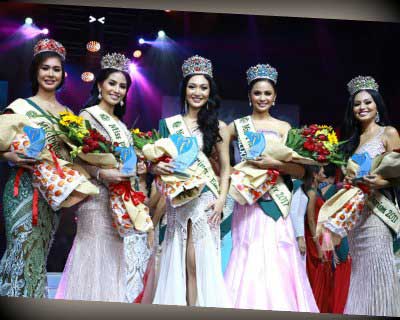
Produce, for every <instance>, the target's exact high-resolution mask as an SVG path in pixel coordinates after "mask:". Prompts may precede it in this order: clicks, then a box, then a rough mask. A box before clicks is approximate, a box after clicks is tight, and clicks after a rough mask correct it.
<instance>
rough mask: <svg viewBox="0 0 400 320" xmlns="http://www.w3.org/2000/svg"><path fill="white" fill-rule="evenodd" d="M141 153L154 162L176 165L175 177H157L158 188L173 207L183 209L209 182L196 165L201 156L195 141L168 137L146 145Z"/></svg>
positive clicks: (177, 136) (181, 137) (191, 138)
mask: <svg viewBox="0 0 400 320" xmlns="http://www.w3.org/2000/svg"><path fill="white" fill-rule="evenodd" d="M142 151H143V155H144V156H145V158H146V159H147V160H149V161H152V162H153V163H158V162H160V161H164V162H171V163H173V165H174V173H173V174H170V175H161V176H159V177H157V178H156V186H157V187H158V189H159V190H160V192H161V193H162V194H164V195H165V196H166V197H168V198H169V199H170V202H171V204H172V206H174V207H177V206H181V205H183V204H185V203H187V202H189V201H190V200H192V199H194V198H196V197H198V195H199V194H200V193H201V191H202V190H203V188H204V186H205V184H206V180H205V179H204V178H203V177H202V173H201V171H200V170H199V168H198V167H197V166H195V165H194V164H195V161H196V159H197V155H198V153H199V147H198V145H197V140H196V138H194V137H185V136H183V135H178V134H172V135H170V136H169V138H163V139H158V140H157V141H155V142H154V143H149V144H146V145H144V147H143V150H142Z"/></svg>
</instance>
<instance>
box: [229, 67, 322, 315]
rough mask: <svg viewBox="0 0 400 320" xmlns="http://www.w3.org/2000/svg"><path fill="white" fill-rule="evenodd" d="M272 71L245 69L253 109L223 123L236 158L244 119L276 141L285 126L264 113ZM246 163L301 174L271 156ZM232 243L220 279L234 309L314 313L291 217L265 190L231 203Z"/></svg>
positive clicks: (270, 99)
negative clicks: (247, 200) (251, 198)
mask: <svg viewBox="0 0 400 320" xmlns="http://www.w3.org/2000/svg"><path fill="white" fill-rule="evenodd" d="M277 76H278V74H277V72H276V69H275V68H273V67H271V66H269V65H257V66H255V67H251V68H250V69H249V70H248V71H247V81H248V85H249V99H250V106H252V108H253V113H252V115H251V116H249V117H244V118H241V119H238V120H236V121H234V122H233V123H231V124H230V125H229V127H228V130H229V134H230V136H231V138H237V139H238V143H239V149H240V151H241V156H242V160H243V159H245V158H246V156H247V151H246V150H245V148H244V147H243V145H244V141H241V138H240V136H241V134H240V133H239V130H240V127H241V126H242V124H243V123H244V122H247V127H248V128H250V131H257V132H263V133H264V134H265V135H266V136H268V137H271V138H275V139H279V140H281V141H282V143H284V141H285V138H286V135H287V132H288V131H289V129H290V125H289V124H288V123H287V122H284V121H281V120H278V119H275V118H273V117H271V115H270V114H269V110H270V108H271V107H272V106H273V105H275V99H276V89H275V86H276V82H277ZM251 162H252V163H253V164H254V165H255V166H257V167H260V168H274V169H277V170H279V171H281V172H282V175H283V177H284V180H286V181H287V183H288V184H290V177H289V176H287V175H286V177H285V175H284V174H291V175H294V176H296V175H297V176H302V175H303V173H304V170H303V168H302V167H301V166H299V165H296V164H289V163H283V162H280V161H276V160H274V159H272V158H267V157H263V158H261V159H260V160H251ZM286 217H287V216H286ZM232 242H233V243H232V253H231V257H230V261H229V264H228V267H227V270H226V273H225V282H226V284H227V287H228V289H229V291H230V292H231V295H232V298H233V302H234V306H235V308H243V309H264V310H282V311H304V312H318V307H317V305H316V303H315V300H314V296H313V293H312V290H311V287H310V284H309V282H308V278H307V274H306V270H305V266H304V263H303V261H302V259H301V255H300V252H299V250H298V247H297V242H296V238H295V235H294V231H293V226H292V223H291V220H290V218H289V217H287V218H284V216H283V215H282V213H281V212H280V209H279V207H278V206H277V205H276V203H275V202H274V201H273V200H272V198H271V197H270V196H269V194H268V193H267V194H265V195H264V196H263V197H262V198H261V199H260V200H259V201H258V202H256V203H255V204H253V205H239V204H236V206H235V209H234V212H233V218H232Z"/></svg>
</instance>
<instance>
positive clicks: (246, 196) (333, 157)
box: [229, 120, 345, 205]
mask: <svg viewBox="0 0 400 320" xmlns="http://www.w3.org/2000/svg"><path fill="white" fill-rule="evenodd" d="M239 121H240V120H239ZM244 135H245V137H243V139H244V138H245V139H246V140H247V141H248V144H249V146H248V151H247V157H246V160H251V159H255V158H257V157H259V156H263V155H266V156H270V157H272V158H274V159H276V160H280V161H283V162H293V163H300V164H309V165H324V164H327V163H328V162H333V163H335V164H344V163H345V161H344V155H343V154H342V153H341V152H340V151H339V146H340V145H341V144H342V143H343V142H339V141H338V139H337V136H336V133H335V131H334V130H333V128H332V127H330V126H323V125H316V124H314V125H311V126H305V127H303V128H301V129H295V128H292V129H290V130H289V132H288V135H287V139H286V143H285V144H283V143H282V142H281V141H279V140H278V139H276V138H274V137H266V136H265V135H264V134H263V133H260V132H253V131H246V132H245V133H244ZM277 183H279V184H281V181H280V179H279V172H278V171H276V170H271V169H268V170H267V169H260V168H255V167H254V166H253V165H250V164H249V163H248V162H247V161H242V162H241V163H239V164H238V165H236V166H235V167H234V172H233V173H232V174H231V184H230V189H229V194H230V195H231V196H232V197H233V198H234V199H235V200H236V201H237V202H239V203H240V204H242V205H244V204H253V203H255V202H256V201H257V200H258V199H260V198H261V197H262V196H263V195H264V194H265V193H266V192H268V191H270V190H272V191H273V190H275V189H274V188H275V187H276V184H277ZM274 186H275V187H274ZM276 188H277V187H276ZM280 189H281V191H282V188H280Z"/></svg>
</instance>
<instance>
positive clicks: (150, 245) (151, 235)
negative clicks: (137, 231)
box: [147, 229, 154, 249]
mask: <svg viewBox="0 0 400 320" xmlns="http://www.w3.org/2000/svg"><path fill="white" fill-rule="evenodd" d="M153 246H154V230H153V229H152V230H150V231H149V232H147V248H149V249H151V248H153Z"/></svg>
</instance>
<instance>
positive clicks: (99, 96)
mask: <svg viewBox="0 0 400 320" xmlns="http://www.w3.org/2000/svg"><path fill="white" fill-rule="evenodd" d="M97 98H99V100H101V90H100V89H99V95H98V96H97Z"/></svg>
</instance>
